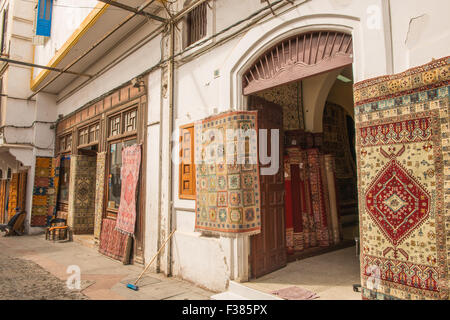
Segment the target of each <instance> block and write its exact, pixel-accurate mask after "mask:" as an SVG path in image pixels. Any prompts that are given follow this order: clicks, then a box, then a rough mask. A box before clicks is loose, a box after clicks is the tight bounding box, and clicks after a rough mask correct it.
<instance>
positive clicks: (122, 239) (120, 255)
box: [98, 219, 132, 264]
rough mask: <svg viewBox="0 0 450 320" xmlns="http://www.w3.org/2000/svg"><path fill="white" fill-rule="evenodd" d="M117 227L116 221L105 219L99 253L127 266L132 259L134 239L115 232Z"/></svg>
mask: <svg viewBox="0 0 450 320" xmlns="http://www.w3.org/2000/svg"><path fill="white" fill-rule="evenodd" d="M115 227H116V221H115V220H112V219H103V221H102V231H101V234H100V244H99V248H98V251H99V252H100V253H101V254H104V255H105V256H108V257H111V258H113V259H116V260H119V261H122V262H123V263H124V264H127V263H128V262H129V258H130V250H131V241H132V239H131V237H130V236H129V235H126V234H124V233H121V232H118V231H117V230H115Z"/></svg>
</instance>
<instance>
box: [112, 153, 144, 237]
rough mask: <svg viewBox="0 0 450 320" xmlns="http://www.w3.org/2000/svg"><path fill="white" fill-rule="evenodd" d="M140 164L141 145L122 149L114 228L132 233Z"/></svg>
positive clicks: (134, 222) (134, 223) (134, 221)
mask: <svg viewBox="0 0 450 320" xmlns="http://www.w3.org/2000/svg"><path fill="white" fill-rule="evenodd" d="M140 165H141V146H140V145H137V144H135V145H132V146H129V147H126V148H124V149H123V150H122V169H121V171H120V175H121V178H122V186H121V192H120V205H119V212H118V213H117V223H116V229H117V230H118V231H120V232H123V233H125V234H129V235H134V229H135V225H136V191H137V185H138V181H139V168H140Z"/></svg>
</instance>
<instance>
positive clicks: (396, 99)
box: [354, 57, 450, 300]
mask: <svg viewBox="0 0 450 320" xmlns="http://www.w3.org/2000/svg"><path fill="white" fill-rule="evenodd" d="M449 63H450V58H448V57H447V58H443V59H440V60H435V61H433V62H431V63H429V64H427V65H424V66H420V67H417V68H413V69H410V70H408V71H406V72H404V73H401V74H397V75H393V76H385V77H380V78H376V79H372V80H367V81H363V82H361V83H357V84H355V86H354V98H355V99H354V100H355V113H356V122H357V124H356V134H357V136H356V137H357V141H356V144H357V147H356V151H357V162H358V187H359V204H360V222H361V225H360V229H361V232H360V233H361V278H362V287H363V288H362V292H363V293H362V294H363V298H364V299H445V300H446V299H448V298H449V294H448V293H449V292H448V280H449V279H448V272H449V269H448V267H449V261H448V260H449V258H448V257H449V256H448V253H449V248H450V241H449V240H450V239H448V238H447V239H446V232H447V233H448V231H449V230H448V229H447V230H446V225H445V221H449V218H450V211H449V210H448V208H449V206H450V198H449V197H448V196H447V198H446V199H445V198H444V193H445V192H446V190H447V191H448V190H450V175H448V174H447V175H446V176H445V175H444V171H447V172H448V170H450V164H449V161H448V152H449V149H448V148H449V144H448V137H449V134H450V127H449V89H450V88H449V83H450V82H449V79H450V65H449ZM447 228H448V227H447ZM447 237H448V236H447Z"/></svg>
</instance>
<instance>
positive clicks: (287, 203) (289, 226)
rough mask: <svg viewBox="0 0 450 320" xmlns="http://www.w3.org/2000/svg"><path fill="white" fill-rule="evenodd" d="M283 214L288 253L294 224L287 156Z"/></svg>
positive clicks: (289, 164)
mask: <svg viewBox="0 0 450 320" xmlns="http://www.w3.org/2000/svg"><path fill="white" fill-rule="evenodd" d="M284 191H285V192H284V213H285V220H286V222H285V223H286V248H287V250H288V253H292V252H293V251H294V222H293V219H292V181H291V162H290V158H289V155H285V156H284Z"/></svg>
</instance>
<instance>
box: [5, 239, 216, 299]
mask: <svg viewBox="0 0 450 320" xmlns="http://www.w3.org/2000/svg"><path fill="white" fill-rule="evenodd" d="M69 266H77V267H79V268H80V271H81V288H80V289H81V290H73V291H71V290H69V289H68V288H67V287H66V281H67V279H68V277H69V276H70V275H71V272H68V271H70V270H68V267H69ZM142 269H143V266H142V265H123V264H122V263H121V262H118V261H115V260H112V259H110V258H107V257H105V256H103V255H101V254H100V253H99V252H98V251H97V249H96V248H88V247H86V246H83V245H81V244H79V243H77V242H52V241H46V240H45V239H44V235H33V236H21V237H3V234H2V233H1V232H0V300H2V299H93V300H106V299H107V300H172V299H173V300H208V299H210V296H211V295H213V294H214V293H213V292H210V291H208V290H204V289H202V288H199V287H197V286H195V285H193V284H192V283H189V282H186V281H183V280H181V279H178V278H173V277H169V278H168V277H165V276H164V275H162V274H155V273H151V272H148V273H147V274H146V275H145V276H144V277H143V278H142V280H141V281H140V283H139V291H132V290H130V289H127V288H126V284H127V283H129V282H133V281H134V280H135V279H136V278H137V276H138V275H139V274H140V272H141V271H142Z"/></svg>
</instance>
